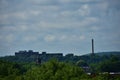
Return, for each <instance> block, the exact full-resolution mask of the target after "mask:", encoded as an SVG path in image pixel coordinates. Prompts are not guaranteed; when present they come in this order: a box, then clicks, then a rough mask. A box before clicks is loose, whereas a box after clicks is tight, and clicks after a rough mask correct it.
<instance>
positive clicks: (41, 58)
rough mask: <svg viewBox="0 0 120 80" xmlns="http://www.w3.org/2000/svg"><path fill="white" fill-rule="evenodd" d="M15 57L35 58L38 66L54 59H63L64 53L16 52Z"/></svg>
mask: <svg viewBox="0 0 120 80" xmlns="http://www.w3.org/2000/svg"><path fill="white" fill-rule="evenodd" d="M15 56H23V57H31V58H34V60H35V61H36V64H40V63H41V62H46V61H48V60H50V59H52V58H56V59H61V58H62V57H63V53H47V52H42V53H41V54H39V52H33V51H32V50H29V51H26V50H24V51H19V52H15Z"/></svg>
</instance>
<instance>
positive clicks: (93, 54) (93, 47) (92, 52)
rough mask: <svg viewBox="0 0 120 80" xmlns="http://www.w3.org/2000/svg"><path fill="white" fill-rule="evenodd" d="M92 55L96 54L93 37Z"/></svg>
mask: <svg viewBox="0 0 120 80" xmlns="http://www.w3.org/2000/svg"><path fill="white" fill-rule="evenodd" d="M92 55H94V39H92Z"/></svg>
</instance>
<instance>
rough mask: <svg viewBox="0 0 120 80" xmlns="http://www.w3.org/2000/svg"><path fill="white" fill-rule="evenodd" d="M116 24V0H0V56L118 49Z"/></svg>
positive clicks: (119, 8)
mask: <svg viewBox="0 0 120 80" xmlns="http://www.w3.org/2000/svg"><path fill="white" fill-rule="evenodd" d="M119 25H120V1H119V0H0V56H5V55H13V54H14V52H16V51H19V50H34V51H39V52H42V51H47V52H62V53H64V54H67V53H74V54H75V55H82V54H86V53H91V38H94V39H95V52H103V51H120V26H119Z"/></svg>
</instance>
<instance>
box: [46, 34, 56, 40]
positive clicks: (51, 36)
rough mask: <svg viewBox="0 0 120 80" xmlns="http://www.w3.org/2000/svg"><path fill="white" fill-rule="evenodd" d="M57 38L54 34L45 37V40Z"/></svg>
mask: <svg viewBox="0 0 120 80" xmlns="http://www.w3.org/2000/svg"><path fill="white" fill-rule="evenodd" d="M55 39H56V37H55V36H54V35H47V36H45V37H44V40H45V41H46V42H52V41H54V40H55Z"/></svg>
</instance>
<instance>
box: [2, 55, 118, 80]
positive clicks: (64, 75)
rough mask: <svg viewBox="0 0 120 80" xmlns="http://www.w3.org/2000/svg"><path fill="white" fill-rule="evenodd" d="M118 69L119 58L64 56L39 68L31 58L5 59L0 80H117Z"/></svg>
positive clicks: (13, 57)
mask: <svg viewBox="0 0 120 80" xmlns="http://www.w3.org/2000/svg"><path fill="white" fill-rule="evenodd" d="M119 66H120V55H119V54H115V55H113V54H109V55H108V54H107V55H98V54H95V55H89V54H88V55H83V56H74V57H72V56H64V57H63V58H61V59H57V58H52V59H50V60H48V61H46V62H42V63H40V64H36V62H35V61H34V58H33V56H29V57H26V56H23V57H16V56H6V57H1V58H0V80H120V67H119ZM85 67H86V68H87V69H88V70H86V69H85Z"/></svg>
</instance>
